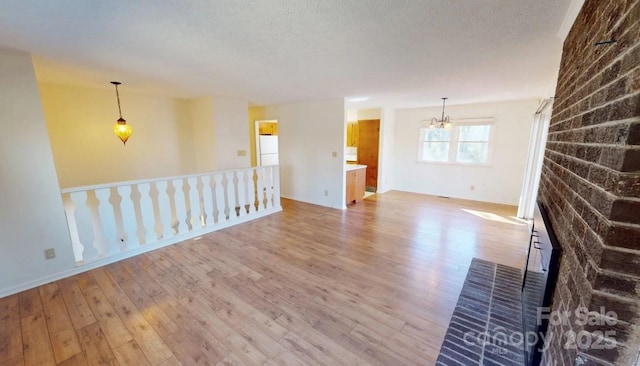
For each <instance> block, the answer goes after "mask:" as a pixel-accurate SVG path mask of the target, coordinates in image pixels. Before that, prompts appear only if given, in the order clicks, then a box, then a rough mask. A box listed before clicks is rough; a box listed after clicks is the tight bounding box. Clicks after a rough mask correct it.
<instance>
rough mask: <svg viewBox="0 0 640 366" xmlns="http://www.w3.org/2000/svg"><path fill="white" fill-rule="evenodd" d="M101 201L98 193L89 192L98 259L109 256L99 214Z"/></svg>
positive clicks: (88, 197)
mask: <svg viewBox="0 0 640 366" xmlns="http://www.w3.org/2000/svg"><path fill="white" fill-rule="evenodd" d="M99 204H100V201H98V198H97V197H96V192H95V191H93V190H90V191H88V192H87V207H88V208H89V212H91V224H92V226H93V247H94V248H96V251H97V252H98V257H100V258H103V257H104V256H105V255H106V254H107V241H106V239H105V238H104V235H103V234H102V223H101V222H100V214H99V213H98V205H99Z"/></svg>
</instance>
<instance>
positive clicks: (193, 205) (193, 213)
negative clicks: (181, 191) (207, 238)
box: [185, 177, 202, 230]
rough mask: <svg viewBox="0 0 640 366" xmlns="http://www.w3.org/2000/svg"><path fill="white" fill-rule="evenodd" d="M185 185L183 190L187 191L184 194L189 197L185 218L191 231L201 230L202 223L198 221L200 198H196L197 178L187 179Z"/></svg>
mask: <svg viewBox="0 0 640 366" xmlns="http://www.w3.org/2000/svg"><path fill="white" fill-rule="evenodd" d="M186 181H187V185H186V187H185V189H188V193H185V194H187V195H188V197H189V212H188V213H187V217H188V220H189V223H190V224H191V230H197V229H200V228H202V221H201V220H200V197H198V196H199V195H198V188H197V186H198V178H197V177H191V178H187V179H186Z"/></svg>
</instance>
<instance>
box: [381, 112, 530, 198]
mask: <svg viewBox="0 0 640 366" xmlns="http://www.w3.org/2000/svg"><path fill="white" fill-rule="evenodd" d="M537 107H538V100H524V101H512V102H498V103H483V104H469V105H452V106H447V109H446V114H447V115H449V116H450V117H451V118H452V119H461V118H475V117H495V134H494V140H493V147H494V149H493V156H492V162H491V165H490V166H477V167H474V166H468V165H454V164H450V165H449V164H437V163H435V164H434V163H418V162H417V157H418V140H419V131H420V125H421V124H420V121H422V120H425V119H427V120H429V119H431V117H434V116H439V115H440V114H441V113H442V109H441V108H440V107H433V108H413V109H398V110H396V115H395V138H394V156H393V160H394V163H393V165H394V168H395V174H394V178H395V182H394V185H393V186H394V189H397V190H401V191H409V192H418V193H425V194H431V195H438V196H447V197H455V198H464V199H470V200H476V201H486V202H495V203H504V204H510V205H517V204H518V199H519V197H520V189H521V188H522V177H523V172H524V169H525V164H526V159H527V146H528V143H529V134H530V132H531V123H532V121H533V117H532V116H533V114H534V113H535V111H536V108H537ZM471 186H474V187H475V189H474V190H471Z"/></svg>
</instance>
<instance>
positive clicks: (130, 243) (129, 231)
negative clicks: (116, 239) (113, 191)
mask: <svg viewBox="0 0 640 366" xmlns="http://www.w3.org/2000/svg"><path fill="white" fill-rule="evenodd" d="M118 194H119V195H120V198H121V199H122V201H120V214H121V215H122V225H123V227H124V235H123V236H121V237H120V241H121V242H122V243H124V247H125V248H126V250H127V251H129V250H132V249H135V248H138V247H139V246H140V239H139V238H138V236H137V235H136V226H137V225H136V223H137V220H136V210H135V208H134V206H133V201H132V200H131V186H129V185H126V186H119V187H118Z"/></svg>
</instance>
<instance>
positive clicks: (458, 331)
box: [437, 259, 524, 366]
mask: <svg viewBox="0 0 640 366" xmlns="http://www.w3.org/2000/svg"><path fill="white" fill-rule="evenodd" d="M521 286H522V272H521V270H520V269H516V268H512V267H508V266H504V265H501V264H496V263H492V262H487V261H483V260H480V259H473V261H472V262H471V266H470V268H469V272H468V273H467V278H466V280H465V283H464V287H463V288H462V291H461V293H460V297H459V298H458V303H457V304H456V308H455V311H454V313H453V316H452V317H451V322H450V323H449V329H448V330H447V334H446V336H445V339H444V341H443V343H442V347H441V348H440V355H439V357H438V360H437V365H455V366H459V365H464V366H471V365H502V366H511V365H514V366H516V365H517V366H520V365H523V364H524V348H523V344H524V340H523V339H522V338H521V335H522V305H521V292H520V290H521Z"/></svg>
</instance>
